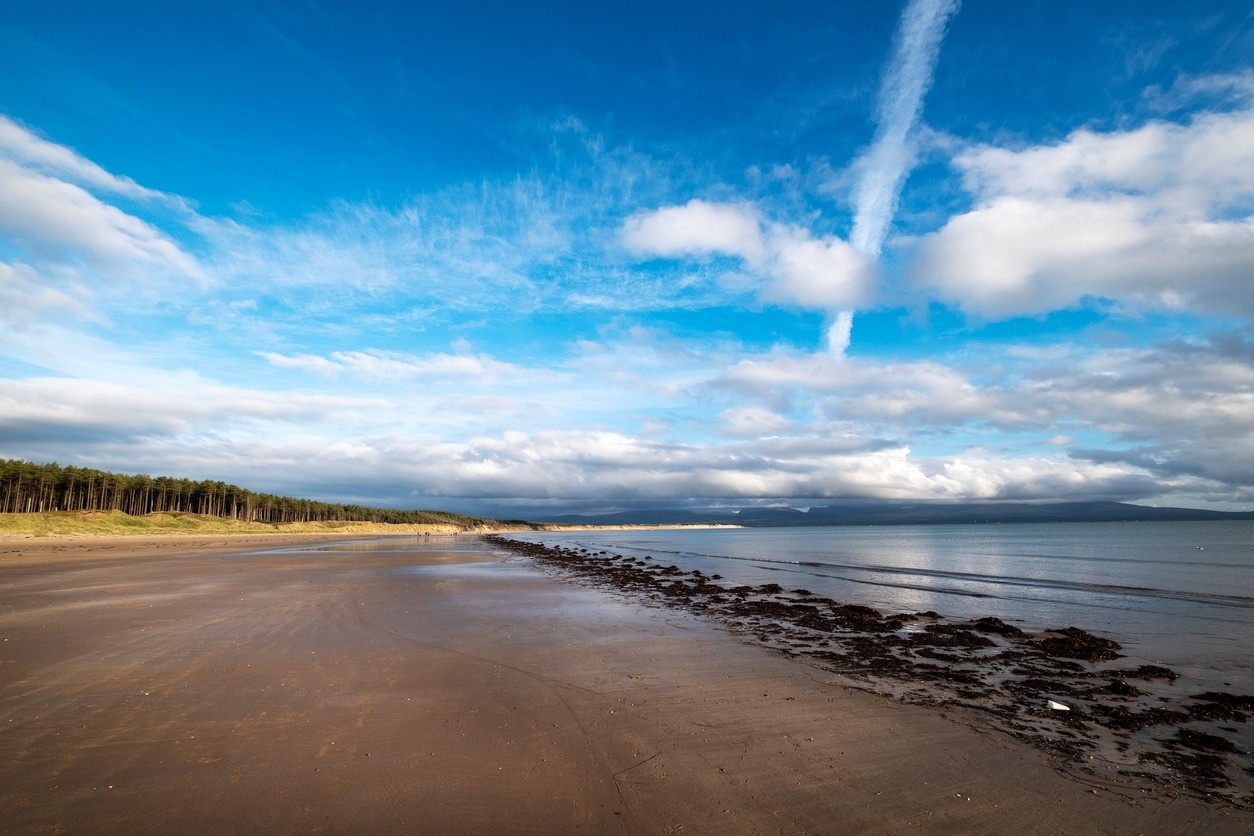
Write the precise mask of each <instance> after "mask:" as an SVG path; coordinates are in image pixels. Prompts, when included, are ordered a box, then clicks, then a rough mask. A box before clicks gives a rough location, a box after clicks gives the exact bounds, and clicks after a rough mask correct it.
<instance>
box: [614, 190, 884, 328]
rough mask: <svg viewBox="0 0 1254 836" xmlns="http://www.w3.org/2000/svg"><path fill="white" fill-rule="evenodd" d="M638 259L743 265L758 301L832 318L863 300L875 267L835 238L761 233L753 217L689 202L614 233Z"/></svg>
mask: <svg viewBox="0 0 1254 836" xmlns="http://www.w3.org/2000/svg"><path fill="white" fill-rule="evenodd" d="M621 234H622V237H623V241H624V243H625V244H626V245H627V246H628V248H629V249H631V250H632V251H633V252H635V253H636V254H638V255H642V256H662V257H666V258H680V257H685V256H695V257H700V256H708V255H724V256H736V257H740V258H742V259H744V263H745V268H746V270H748V271H749V272H750V273H752V274H754V275H755V276H756V277H757V279H758V282H759V287H758V290H759V295H760V296H761V298H762V299H763V300H764V301H767V302H773V303H781V304H786V305H797V306H800V307H803V308H810V309H818V310H824V311H834V310H839V309H842V308H847V307H851V306H854V305H856V304H858V303H860V302H862V301H864V300H865V299H866V298H867V297H868V294H869V292H870V288H871V283H872V279H873V277H874V275H875V269H874V266H873V265H872V264H871V262H869V261H868V260H867V259H866V258H864V257H863V256H862V255H861V254H859V253H858V252H857V251H856V250H854V248H853V247H851V246H850V245H849V244H848V243H846V242H845V241H842V240H841V239H840V238H837V237H835V236H826V237H823V238H815V237H814V236H813V235H812V234H811V233H810V232H809V231H808V230H806V229H804V228H802V227H799V226H788V225H785V224H774V223H773V224H770V225H769V227H768V228H766V229H765V230H764V229H763V225H762V223H761V221H760V220H759V218H758V214H757V212H756V210H752V209H749V208H747V207H744V206H741V205H735V206H729V205H725V204H710V203H706V202H704V201H700V200H691V201H689V202H688V203H687V204H685V205H683V206H667V207H663V208H661V209H656V210H654V211H652V212H646V213H639V214H636V215H633V216H632V217H631V218H629V219H628V220H627V222H626V223H625V224H624V225H623V228H622V230H621Z"/></svg>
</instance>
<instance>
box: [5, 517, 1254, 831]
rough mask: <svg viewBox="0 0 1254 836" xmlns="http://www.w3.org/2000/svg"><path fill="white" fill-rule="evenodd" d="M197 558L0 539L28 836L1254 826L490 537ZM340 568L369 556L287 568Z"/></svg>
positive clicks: (155, 547)
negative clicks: (541, 564)
mask: <svg viewBox="0 0 1254 836" xmlns="http://www.w3.org/2000/svg"><path fill="white" fill-rule="evenodd" d="M203 539H204V540H205V542H193V541H191V540H185V539H182V538H178V539H163V540H161V541H158V542H154V541H153V540H151V539H143V540H137V539H134V538H132V539H131V540H130V541H129V542H128V543H119V542H117V541H114V542H110V543H103V544H99V546H100V547H99V548H96V547H92V546H91V545H90V544H87V543H81V544H80V545H82V546H83V548H72V549H67V548H65V546H66V545H68V544H67V543H66V542H65V541H48V540H43V541H42V542H40V541H39V540H33V541H22V542H21V543H20V544H18V547H17V551H16V552H14V551H10V550H9V549H10V548H12V547H13V543H12V542H11V541H8V542H5V541H3V540H0V582H2V584H3V588H4V589H5V596H4V608H3V609H0V638H3V639H7V641H4V642H2V643H0V663H3V664H0V718H2V719H3V726H2V729H3V736H0V756H2V757H0V809H3V810H4V811H5V815H6V821H7V823H8V827H9V828H10V829H11V830H12V831H13V832H36V831H43V830H49V829H56V828H60V829H64V830H67V831H70V832H86V831H92V832H105V833H111V832H116V833H121V832H134V831H135V830H161V831H177V830H186V829H188V828H194V829H198V830H202V831H204V830H212V831H217V832H222V831H231V830H236V831H239V830H243V831H253V832H255V831H260V830H289V831H290V830H297V831H306V830H315V829H320V828H321V829H327V830H332V831H337V830H339V831H342V830H348V829H355V830H358V831H363V832H370V831H379V830H410V831H415V830H418V831H423V830H425V831H429V832H436V831H441V832H493V831H495V832H500V831H502V830H508V831H510V832H520V833H542V832H551V833H567V832H587V831H593V832H602V833H665V832H673V831H674V830H675V829H676V828H679V827H682V828H684V832H723V833H748V832H757V831H761V830H769V831H772V832H774V831H781V830H782V831H788V832H832V831H833V830H838V831H849V832H869V833H897V832H901V831H903V830H911V829H915V830H924V831H927V832H936V831H962V832H977V833H978V832H1008V831H1013V830H1023V831H1032V832H1038V833H1069V832H1076V831H1077V830H1103V831H1106V832H1129V833H1131V832H1146V831H1154V832H1184V831H1187V830H1190V829H1194V828H1203V827H1209V828H1213V829H1228V830H1235V829H1240V828H1242V827H1250V826H1251V825H1254V816H1251V815H1250V814H1249V813H1248V811H1242V810H1237V809H1231V808H1227V807H1223V806H1221V805H1216V804H1205V803H1202V802H1199V801H1196V800H1193V799H1190V798H1186V797H1178V798H1177V797H1171V796H1169V795H1168V794H1164V793H1145V792H1141V791H1139V790H1137V789H1135V788H1131V787H1121V786H1116V785H1107V786H1101V787H1097V786H1093V785H1091V784H1087V783H1083V781H1082V779H1081V778H1079V777H1077V776H1071V775H1068V774H1067V768H1066V766H1065V764H1059V763H1057V762H1056V761H1054V760H1052V759H1051V758H1049V757H1048V756H1046V755H1044V754H1042V753H1041V752H1040V751H1038V750H1035V749H1032V748H1030V747H1027V746H1025V745H1023V744H1021V743H1018V742H1016V741H1014V740H1011V739H1010V738H1008V737H1005V736H1001V735H994V736H989V735H987V734H984V733H983V732H981V731H980V730H979V729H978V728H974V727H972V726H971V725H969V724H968V723H966V722H964V721H963V720H961V718H958V717H956V716H946V715H945V714H941V713H938V712H936V711H934V710H929V709H925V708H922V707H918V706H911V705H905V704H901V703H898V702H893V701H890V700H888V699H885V698H883V697H881V696H877V695H875V694H871V693H867V692H865V691H860V690H857V689H854V688H849V687H845V686H843V685H841V684H839V683H838V682H836V681H835V679H834V678H833V677H830V676H828V675H825V674H823V673H822V672H820V671H817V670H815V669H814V668H811V667H809V666H806V665H804V664H799V663H798V662H797V661H795V660H791V659H787V658H783V657H781V656H779V655H777V654H774V653H769V652H764V651H763V649H762V648H760V647H754V646H750V645H747V644H744V643H742V642H740V641H738V640H737V639H736V638H735V637H733V636H730V635H728V634H727V633H726V632H724V631H723V630H721V629H718V628H716V627H715V626H713V625H711V624H710V623H708V622H706V621H703V620H701V619H700V618H698V617H696V616H695V615H692V614H688V613H684V612H676V611H672V610H668V609H661V608H653V607H641V606H640V605H639V604H637V603H628V602H622V601H616V600H614V598H613V596H607V595H605V594H604V593H603V592H601V591H598V590H593V589H588V588H585V587H583V586H580V585H577V584H575V583H572V582H570V581H565V580H561V579H559V578H555V577H553V576H551V575H549V574H547V573H545V572H542V571H537V570H536V569H535V568H533V567H531V566H530V565H529V563H528V562H527V561H526V560H524V559H519V558H507V557H504V556H502V554H501V553H500V552H498V551H496V550H493V549H492V548H491V547H489V546H488V545H487V544H484V543H482V542H481V541H480V540H479V539H478V538H477V537H475V536H473V535H472V536H466V537H451V538H443V537H441V538H436V537H432V538H430V542H428V541H427V540H426V539H422V540H419V539H418V538H403V539H409V540H412V541H413V542H403V541H402V539H398V538H386V539H384V540H383V541H382V542H376V541H378V540H379V538H377V537H368V538H367V537H355V538H354V537H344V536H339V535H335V534H331V535H328V536H322V535H316V536H313V537H311V536H309V535H297V536H295V537H274V536H272V535H265V536H262V537H259V538H249V537H241V538H233V539H230V540H229V541H226V542H223V537H221V536H214V537H206V538H203ZM326 540H332V541H341V542H342V541H346V540H353V541H355V542H356V543H358V544H360V545H362V546H363V548H361V549H358V550H352V549H344V550H334V549H333V550H319V549H309V550H301V549H300V547H301V546H302V545H313V544H317V543H319V542H322V541H326ZM371 543H375V545H370V544H371ZM254 544H257V549H255V550H253V549H251V548H250V547H251V546H253V545H254ZM276 545H278V546H281V547H282V548H280V549H275V548H273V547H274V546H276ZM241 546H244V547H245V548H244V549H241V548H240V547H241ZM262 552H264V553H262Z"/></svg>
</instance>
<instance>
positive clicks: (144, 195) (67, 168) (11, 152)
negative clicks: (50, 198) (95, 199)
mask: <svg viewBox="0 0 1254 836" xmlns="http://www.w3.org/2000/svg"><path fill="white" fill-rule="evenodd" d="M0 155H3V156H5V157H7V158H9V159H11V160H14V161H16V162H19V163H21V164H23V165H24V166H27V167H29V168H33V169H37V170H39V171H42V172H44V173H45V174H51V175H55V176H57V177H59V178H68V179H69V180H71V181H74V182H77V183H79V184H82V185H85V186H90V187H94V188H98V189H104V190H106V191H109V192H113V193H115V194H119V195H124V196H126V197H131V198H141V199H145V200H154V199H155V200H162V201H166V202H169V203H173V204H175V205H179V206H182V205H184V204H183V201H182V200H181V199H179V198H175V197H172V196H170V195H167V194H164V193H162V192H158V191H155V190H153V189H147V188H144V187H143V186H141V185H139V184H138V183H136V182H135V181H134V180H132V179H130V178H129V177H119V176H117V175H116V174H110V173H109V172H107V171H105V170H104V169H103V168H101V167H100V166H98V165H96V164H95V163H93V162H92V161H91V160H88V159H85V158H84V157H82V156H80V155H78V154H76V153H74V152H73V151H71V150H70V149H69V148H66V147H65V146H63V145H57V144H56V143H53V142H49V141H48V140H46V139H44V138H42V137H40V136H37V135H36V134H35V133H33V132H32V131H30V130H28V129H27V128H25V127H23V126H22V125H19V124H18V123H17V122H14V121H13V120H12V119H10V118H9V117H7V116H5V115H4V114H0Z"/></svg>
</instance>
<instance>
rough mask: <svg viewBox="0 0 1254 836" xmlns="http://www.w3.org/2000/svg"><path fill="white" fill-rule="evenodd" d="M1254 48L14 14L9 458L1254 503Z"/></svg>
mask: <svg viewBox="0 0 1254 836" xmlns="http://www.w3.org/2000/svg"><path fill="white" fill-rule="evenodd" d="M185 6H186V7H185ZM1251 56H1254V25H1252V16H1251V12H1250V11H1249V7H1248V3H1236V2H1232V3H1228V2H1208V3H1204V4H1180V3H1159V2H1109V3H1101V4H1092V3H1079V2H1061V3H1059V2H1048V3H1047V2H1025V3H1016V4H1006V3H994V2H976V0H967V2H964V3H959V2H957V0H913V1H912V2H908V3H875V4H871V3H843V2H841V3H813V2H775V3H770V4H766V3H735V2H719V3H714V2H686V1H685V0H677V2H668V3H665V4H660V3H658V4H652V3H636V4H629V5H627V6H621V7H609V6H605V5H603V4H588V3H566V2H562V3H535V4H515V3H495V2H494V3H463V4H421V3H420V4H407V3H386V2H355V3H352V4H349V3H333V2H314V0H307V2H286V3H265V2H249V3H243V2H239V3H235V2H219V3H203V4H196V5H195V6H192V5H188V4H169V3H155V2H120V3H119V2H113V3H95V2H91V3H88V2H66V3H46V2H45V3H35V2H23V1H22V0H18V2H11V3H7V4H6V12H5V15H4V16H3V18H2V19H0V457H12V458H28V459H32V460H36V461H58V462H60V463H62V464H80V465H86V466H93V467H99V468H102V469H109V470H118V471H124V472H147V473H151V474H154V475H155V474H164V475H174V476H188V477H192V478H215V479H222V480H225V481H230V482H234V483H236V484H240V485H243V486H246V487H250V488H253V489H256V490H264V491H273V492H278V493H284V494H291V495H299V496H308V497H314V498H319V499H325V500H335V501H341V500H342V501H354V502H366V503H370V504H378V505H388V506H400V507H440V508H447V509H450V510H462V511H472V512H482V511H490V512H501V513H504V512H511V513H516V514H518V515H523V516H525V515H527V514H529V513H537V514H538V513H541V512H546V513H547V512H551V511H559V510H561V511H566V510H575V511H578V510H589V511H592V510H597V511H601V510H613V509H621V508H631V507H657V506H665V505H684V506H688V507H695V508H736V507H743V506H746V505H750V504H762V503H766V504H787V505H793V506H800V507H804V506H809V505H815V504H824V503H825V502H827V501H830V500H833V499H836V498H847V497H880V498H895V499H899V498H910V499H937V500H953V499H1079V498H1085V499H1087V498H1100V499H1119V500H1126V501H1135V502H1142V503H1149V504H1174V505H1197V506H1207V507H1218V508H1240V509H1245V508H1251V507H1254V329H1252V328H1251V316H1252V315H1254V285H1252V280H1254V67H1252V66H1251Z"/></svg>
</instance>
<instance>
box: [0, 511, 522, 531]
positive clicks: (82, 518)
mask: <svg viewBox="0 0 1254 836" xmlns="http://www.w3.org/2000/svg"><path fill="white" fill-rule="evenodd" d="M464 519H465V518H461V519H458V518H456V517H455V516H454V515H450V520H449V521H448V522H432V523H407V524H390V523H370V522H345V521H325V522H294V523H262V522H242V521H240V520H233V519H227V518H224V517H211V516H205V515H202V514H187V513H181V512H178V511H163V512H159V513H154V514H144V515H143V516H131V515H130V514H126V513H123V512H122V511H51V512H46V513H37V514H0V537H4V536H33V537H51V536H72V535H80V536H101V535H117V534H136V535H177V534H266V533H274V534H320V533H326V534H338V533H362V534H412V533H428V534H453V533H457V532H461V531H478V530H485V528H488V527H490V528H491V529H492V530H500V529H501V528H510V527H511V526H508V525H501V526H499V527H498V526H483V525H472V524H469V523H468V522H465V521H463V520H464ZM476 522H480V523H481V522H483V521H476Z"/></svg>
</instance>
